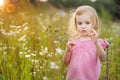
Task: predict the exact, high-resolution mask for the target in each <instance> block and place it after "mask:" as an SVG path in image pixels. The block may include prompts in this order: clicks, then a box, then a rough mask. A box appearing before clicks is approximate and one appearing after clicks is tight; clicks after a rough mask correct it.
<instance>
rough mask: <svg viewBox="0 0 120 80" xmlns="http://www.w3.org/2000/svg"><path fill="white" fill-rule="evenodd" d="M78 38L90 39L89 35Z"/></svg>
mask: <svg viewBox="0 0 120 80" xmlns="http://www.w3.org/2000/svg"><path fill="white" fill-rule="evenodd" d="M79 39H80V40H90V39H91V38H90V37H89V36H81V37H79Z"/></svg>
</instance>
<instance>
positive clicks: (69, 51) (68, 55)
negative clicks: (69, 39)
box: [64, 49, 72, 65]
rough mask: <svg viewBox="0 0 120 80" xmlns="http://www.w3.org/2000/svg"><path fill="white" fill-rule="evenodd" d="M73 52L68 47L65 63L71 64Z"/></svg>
mask: <svg viewBox="0 0 120 80" xmlns="http://www.w3.org/2000/svg"><path fill="white" fill-rule="evenodd" d="M71 54H72V52H71V50H70V49H67V50H66V52H65V55H64V64H65V65H69V63H70V60H71Z"/></svg>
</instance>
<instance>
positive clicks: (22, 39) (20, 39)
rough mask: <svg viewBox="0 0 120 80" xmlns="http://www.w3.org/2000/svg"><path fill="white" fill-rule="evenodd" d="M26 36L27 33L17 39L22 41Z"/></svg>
mask: <svg viewBox="0 0 120 80" xmlns="http://www.w3.org/2000/svg"><path fill="white" fill-rule="evenodd" d="M26 36H27V35H23V36H22V37H21V38H19V39H18V41H24V40H25V37H26Z"/></svg>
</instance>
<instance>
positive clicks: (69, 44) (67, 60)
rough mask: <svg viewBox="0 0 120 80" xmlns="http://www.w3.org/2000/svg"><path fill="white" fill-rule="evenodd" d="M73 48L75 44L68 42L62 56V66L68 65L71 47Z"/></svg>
mask: <svg viewBox="0 0 120 80" xmlns="http://www.w3.org/2000/svg"><path fill="white" fill-rule="evenodd" d="M73 46H75V42H73V41H69V42H68V44H67V49H66V52H65V55H64V64H65V65H69V63H70V60H71V56H72V47H73Z"/></svg>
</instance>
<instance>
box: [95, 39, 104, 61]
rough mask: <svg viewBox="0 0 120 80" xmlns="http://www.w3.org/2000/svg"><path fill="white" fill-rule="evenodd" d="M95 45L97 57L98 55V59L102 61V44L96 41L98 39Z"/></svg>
mask: <svg viewBox="0 0 120 80" xmlns="http://www.w3.org/2000/svg"><path fill="white" fill-rule="evenodd" d="M95 45H96V49H97V52H98V57H99V59H100V61H102V62H103V61H106V52H105V50H104V49H103V47H102V45H101V44H100V43H99V42H98V40H97V41H96V43H95Z"/></svg>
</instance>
